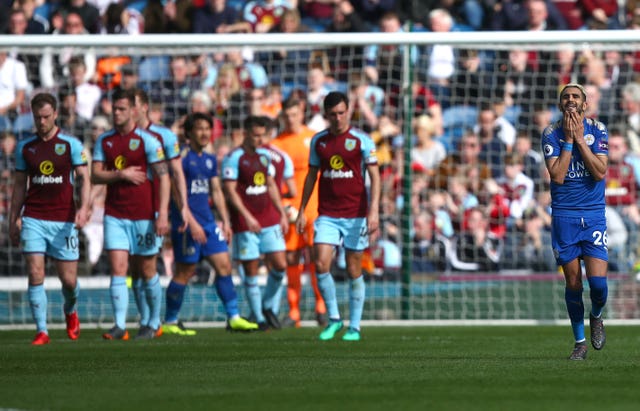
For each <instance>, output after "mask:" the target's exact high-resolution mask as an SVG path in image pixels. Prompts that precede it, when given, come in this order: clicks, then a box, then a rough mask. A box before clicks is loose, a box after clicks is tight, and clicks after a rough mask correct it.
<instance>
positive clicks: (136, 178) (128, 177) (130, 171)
mask: <svg viewBox="0 0 640 411" xmlns="http://www.w3.org/2000/svg"><path fill="white" fill-rule="evenodd" d="M146 180H147V174H146V173H145V172H144V171H142V167H140V166H131V167H127V168H125V169H123V170H107V169H106V168H105V167H104V162H102V161H95V160H94V161H93V162H92V163H91V183H92V184H113V183H117V182H123V181H124V182H129V183H131V184H135V185H139V184H142V183H144V182H145V181H146Z"/></svg>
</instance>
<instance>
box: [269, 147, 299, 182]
mask: <svg viewBox="0 0 640 411" xmlns="http://www.w3.org/2000/svg"><path fill="white" fill-rule="evenodd" d="M263 148H265V149H266V150H267V151H268V152H269V157H270V158H271V167H273V173H270V174H271V175H272V176H273V179H274V181H275V182H276V186H278V189H279V190H280V193H282V187H283V184H284V181H285V180H287V179H290V178H293V162H292V161H291V157H289V155H288V154H287V153H285V152H284V151H282V150H280V149H279V148H278V147H276V146H272V145H270V144H267V145H266V146H263Z"/></svg>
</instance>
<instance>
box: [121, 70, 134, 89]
mask: <svg viewBox="0 0 640 411" xmlns="http://www.w3.org/2000/svg"><path fill="white" fill-rule="evenodd" d="M119 87H120V88H121V89H123V90H132V89H135V88H137V87H138V70H136V67H135V66H134V65H133V64H125V65H123V66H121V67H120V85H119Z"/></svg>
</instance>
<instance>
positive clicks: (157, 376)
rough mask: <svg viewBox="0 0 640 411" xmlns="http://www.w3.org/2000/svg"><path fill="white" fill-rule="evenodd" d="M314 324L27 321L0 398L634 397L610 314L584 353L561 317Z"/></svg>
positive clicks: (462, 404)
mask: <svg viewBox="0 0 640 411" xmlns="http://www.w3.org/2000/svg"><path fill="white" fill-rule="evenodd" d="M130 331H133V334H134V335H135V330H130ZM318 332H319V329H309V328H303V329H285V330H281V331H273V332H269V333H254V334H229V333H226V332H225V331H224V330H222V329H200V330H198V335H197V336H195V337H179V336H163V337H161V338H159V339H156V340H152V341H133V340H130V341H102V340H101V339H100V333H101V331H99V330H83V331H82V335H81V337H80V339H79V340H78V341H70V340H68V339H66V335H65V332H64V330H52V331H50V334H51V337H52V341H51V344H49V345H48V346H41V347H33V346H30V345H29V343H30V341H31V338H32V337H33V335H34V334H35V333H34V332H33V331H3V332H0V347H1V350H0V409H7V408H11V409H21V410H22V409H28V410H90V409H91V410H107V409H113V410H128V409H131V410H147V409H153V410H181V411H187V410H216V409H220V410H236V409H238V410H241V409H244V410H258V409H259V410H284V409H291V410H293V409H295V410H328V409H337V410H342V409H350V410H359V409H362V410H388V411H399V410H409V409H414V410H424V409H433V410H467V409H468V410H519V411H522V410H567V409H580V410H581V411H584V410H598V411H600V410H602V409H608V410H637V409H638V408H637V407H638V398H639V394H638V391H637V389H636V388H634V387H635V385H636V384H635V381H637V376H638V360H639V359H640V333H639V332H638V327H613V326H610V327H608V328H607V336H608V341H607V345H606V347H605V348H604V350H602V351H598V352H597V351H595V350H594V349H592V348H591V347H589V356H588V359H587V361H583V362H572V361H569V360H567V356H568V355H569V353H570V351H571V348H572V346H573V344H572V339H571V335H570V334H571V331H570V328H569V326H567V327H557V326H556V327H553V326H549V327H547V326H540V327H366V328H364V329H363V340H362V341H360V342H357V343H347V342H344V341H342V340H340V339H339V337H338V338H336V339H335V340H332V341H328V342H321V341H318V340H317V335H318ZM587 333H588V330H587ZM587 335H588V334H587ZM340 336H341V335H340ZM427 407H428V408H427Z"/></svg>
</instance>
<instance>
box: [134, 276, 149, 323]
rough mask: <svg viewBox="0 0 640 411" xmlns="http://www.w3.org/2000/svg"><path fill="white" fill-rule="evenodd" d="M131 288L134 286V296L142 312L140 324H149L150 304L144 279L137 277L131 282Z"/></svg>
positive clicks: (139, 310) (140, 312)
mask: <svg viewBox="0 0 640 411" xmlns="http://www.w3.org/2000/svg"><path fill="white" fill-rule="evenodd" d="M131 288H133V297H134V298H135V300H136V307H138V313H139V314H140V325H149V316H150V315H151V313H150V311H149V304H147V296H146V295H145V293H144V280H143V279H142V278H136V279H134V280H133V281H132V282H131Z"/></svg>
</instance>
